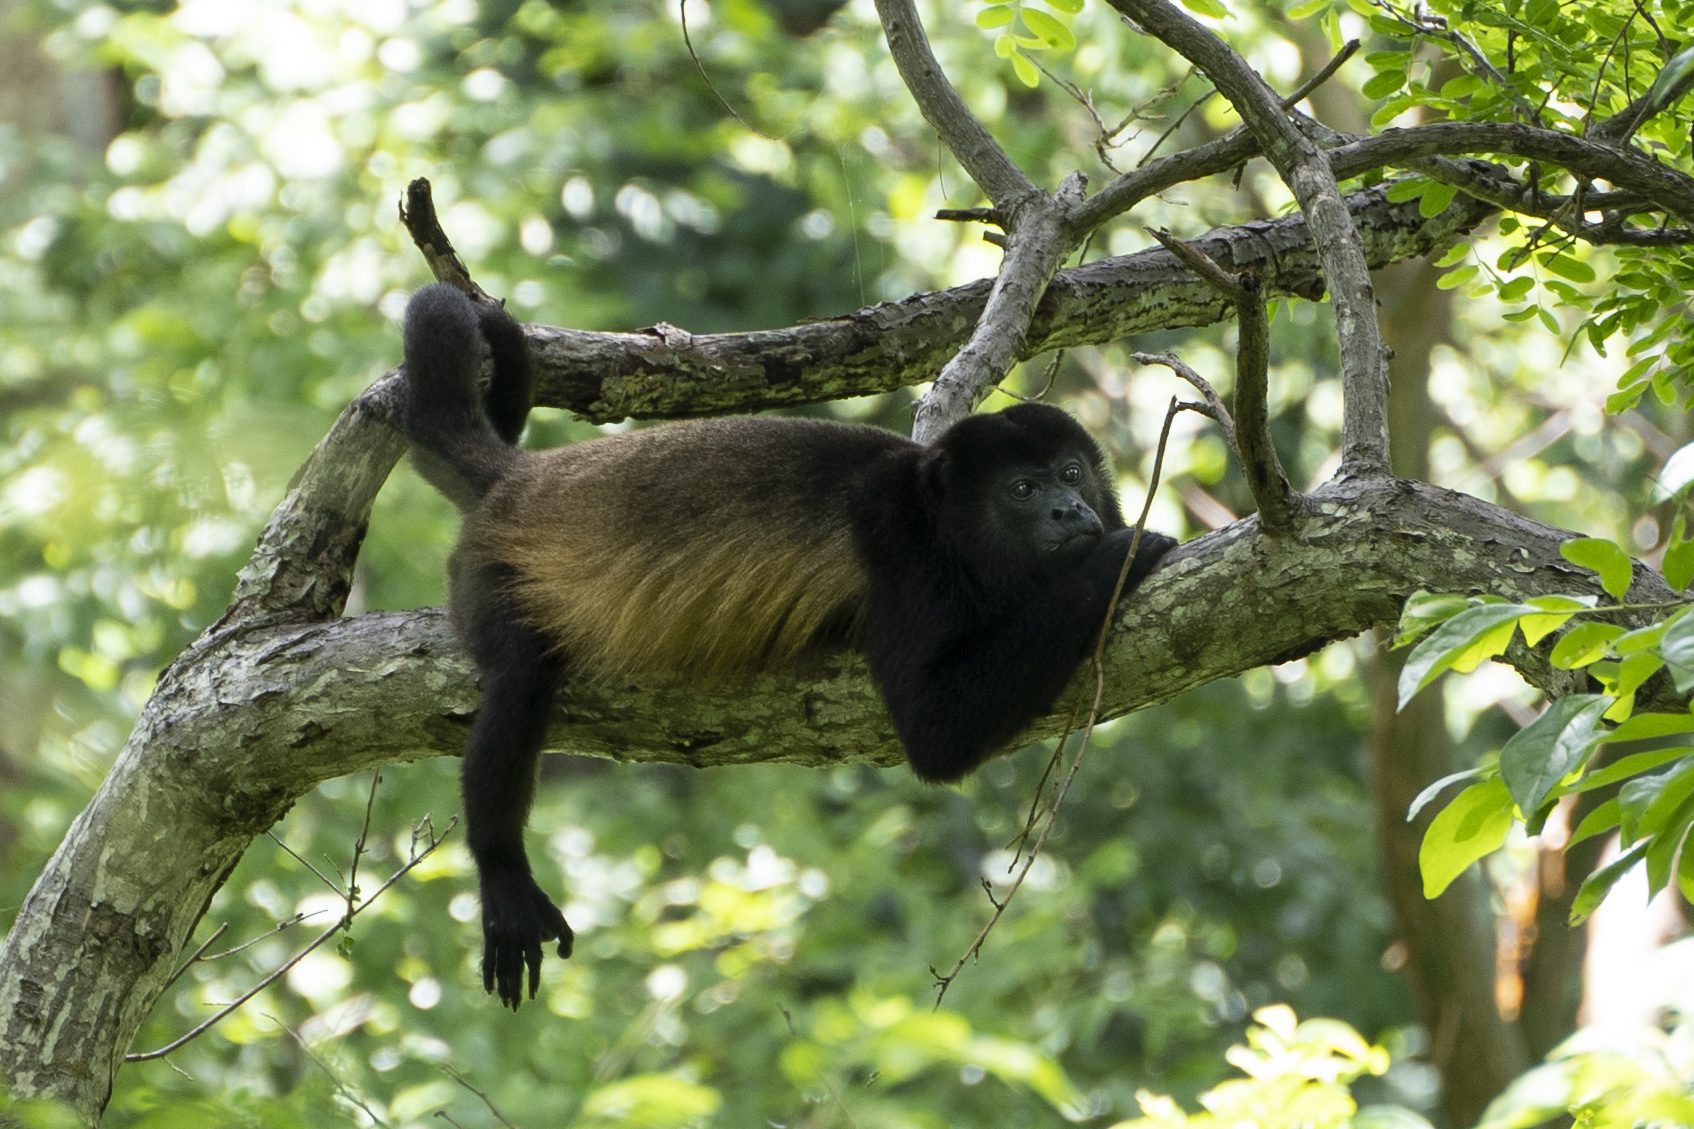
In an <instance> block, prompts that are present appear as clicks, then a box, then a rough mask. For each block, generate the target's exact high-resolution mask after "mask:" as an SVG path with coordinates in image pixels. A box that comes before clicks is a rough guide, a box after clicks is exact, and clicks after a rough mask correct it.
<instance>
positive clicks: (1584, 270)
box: [1539, 251, 1596, 282]
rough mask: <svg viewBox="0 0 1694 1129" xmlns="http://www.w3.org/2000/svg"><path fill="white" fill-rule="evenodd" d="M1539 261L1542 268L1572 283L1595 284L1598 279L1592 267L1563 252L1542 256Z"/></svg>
mask: <svg viewBox="0 0 1694 1129" xmlns="http://www.w3.org/2000/svg"><path fill="white" fill-rule="evenodd" d="M1539 260H1540V263H1541V265H1542V266H1544V267H1546V268H1547V269H1548V270H1550V271H1552V272H1553V273H1554V274H1556V275H1558V276H1559V277H1560V278H1568V279H1570V280H1571V281H1572V282H1593V281H1594V279H1595V277H1596V275H1595V273H1594V268H1593V267H1592V266H1590V265H1589V264H1588V263H1585V262H1583V261H1582V260H1581V259H1578V258H1576V257H1574V256H1572V255H1568V254H1566V253H1565V252H1563V251H1555V252H1553V253H1552V254H1548V255H1541V256H1539Z"/></svg>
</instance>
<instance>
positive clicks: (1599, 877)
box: [1570, 843, 1647, 925]
mask: <svg viewBox="0 0 1694 1129" xmlns="http://www.w3.org/2000/svg"><path fill="white" fill-rule="evenodd" d="M1646 853H1647V844H1645V843H1637V844H1636V845H1635V846H1633V847H1631V848H1629V850H1627V851H1625V852H1624V853H1623V854H1621V855H1619V856H1618V857H1617V858H1616V859H1614V860H1612V861H1611V862H1609V863H1607V864H1606V865H1605V866H1602V867H1601V868H1600V869H1599V870H1596V871H1595V872H1594V873H1593V874H1590V875H1589V876H1588V880H1587V881H1586V882H1584V883H1583V884H1582V888H1581V889H1580V890H1578V891H1577V892H1576V897H1575V898H1573V899H1572V900H1571V906H1570V923H1571V924H1572V925H1581V924H1582V923H1583V922H1584V921H1586V920H1588V915H1589V914H1591V913H1593V912H1594V907H1595V906H1597V905H1599V904H1600V901H1601V899H1603V898H1604V897H1605V896H1606V894H1607V892H1608V891H1609V890H1611V888H1612V887H1613V886H1615V885H1616V884H1617V881H1618V879H1620V878H1622V877H1623V876H1624V875H1626V874H1628V873H1629V872H1630V871H1631V870H1633V869H1635V864H1636V863H1638V862H1640V861H1641V856H1642V855H1644V854H1646Z"/></svg>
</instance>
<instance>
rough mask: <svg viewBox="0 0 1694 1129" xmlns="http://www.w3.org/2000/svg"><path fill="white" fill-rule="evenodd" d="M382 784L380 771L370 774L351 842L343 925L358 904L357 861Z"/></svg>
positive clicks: (367, 838) (362, 853) (364, 842)
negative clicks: (356, 833) (362, 813)
mask: <svg viewBox="0 0 1694 1129" xmlns="http://www.w3.org/2000/svg"><path fill="white" fill-rule="evenodd" d="M381 783H382V769H380V768H379V769H377V770H376V771H375V772H373V773H371V787H370V791H369V793H367V794H366V796H365V819H364V822H363V823H361V824H360V825H359V837H358V839H356V840H354V842H353V861H352V862H350V863H349V864H348V866H347V913H346V915H345V916H344V917H343V918H342V919H341V920H342V923H343V924H346V923H348V922H351V921H352V920H353V911H354V910H355V909H356V908H357V907H358V904H359V860H360V859H362V858H364V857H365V844H366V842H367V841H368V840H369V838H370V833H371V812H372V810H374V809H375V807H376V790H377V786H378V785H380V784H381Z"/></svg>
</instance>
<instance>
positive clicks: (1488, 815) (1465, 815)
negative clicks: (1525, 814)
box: [1418, 777, 1512, 898]
mask: <svg viewBox="0 0 1694 1129" xmlns="http://www.w3.org/2000/svg"><path fill="white" fill-rule="evenodd" d="M1511 828H1512V797H1511V795H1510V793H1508V792H1507V791H1506V785H1505V782H1504V781H1502V780H1500V779H1499V778H1498V777H1494V778H1492V779H1488V780H1479V781H1478V782H1477V783H1475V784H1472V785H1471V786H1470V787H1468V788H1466V789H1465V790H1464V791H1462V792H1460V793H1459V794H1458V795H1457V796H1454V797H1453V800H1452V802H1451V803H1449V804H1448V805H1447V806H1446V807H1444V808H1442V809H1441V811H1440V812H1439V813H1437V814H1436V816H1435V818H1434V819H1433V820H1431V821H1430V824H1429V830H1427V831H1425V832H1424V835H1423V844H1422V845H1421V846H1420V847H1419V848H1418V869H1419V871H1421V872H1422V874H1423V896H1424V897H1426V898H1435V897H1439V896H1440V894H1441V892H1442V891H1443V890H1445V889H1446V888H1447V887H1448V886H1450V885H1451V884H1452V882H1453V880H1454V879H1455V878H1457V877H1458V876H1459V875H1461V874H1463V873H1464V871H1465V868H1466V867H1468V866H1470V864H1471V863H1473V862H1475V861H1476V860H1477V859H1479V858H1482V857H1483V856H1484V855H1486V854H1489V853H1490V852H1492V851H1496V850H1499V849H1500V845H1501V844H1502V843H1504V842H1505V841H1506V833H1507V832H1508V831H1510V830H1511Z"/></svg>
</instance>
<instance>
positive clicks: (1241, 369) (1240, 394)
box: [1151, 231, 1294, 533]
mask: <svg viewBox="0 0 1694 1129" xmlns="http://www.w3.org/2000/svg"><path fill="white" fill-rule="evenodd" d="M1151 234H1152V236H1153V238H1155V239H1157V240H1158V241H1159V242H1160V243H1161V244H1162V245H1163V246H1164V248H1165V250H1167V251H1169V252H1170V253H1171V254H1173V255H1175V256H1176V257H1177V258H1178V259H1181V260H1182V262H1183V263H1184V264H1185V265H1187V266H1188V268H1189V269H1190V270H1192V271H1194V272H1195V273H1196V274H1198V275H1199V276H1200V277H1201V278H1203V279H1205V280H1206V281H1207V283H1209V284H1210V285H1211V286H1212V287H1214V288H1215V289H1216V290H1217V291H1218V292H1219V293H1220V294H1222V295H1224V296H1225V297H1226V298H1228V299H1229V301H1230V303H1231V304H1232V305H1233V306H1234V307H1235V316H1236V325H1237V332H1236V349H1235V424H1234V430H1235V451H1236V455H1237V456H1238V457H1239V458H1240V459H1241V466H1242V470H1243V472H1244V473H1245V474H1246V477H1247V488H1248V489H1249V490H1251V491H1252V493H1253V500H1254V502H1256V503H1257V504H1258V507H1259V520H1260V522H1261V523H1262V524H1263V526H1264V529H1265V532H1266V533H1273V532H1276V531H1277V530H1281V529H1286V528H1287V527H1288V525H1289V523H1290V522H1291V521H1292V520H1293V518H1294V490H1293V488H1292V487H1291V486H1289V485H1288V476H1287V475H1286V474H1284V473H1283V470H1282V461H1281V460H1280V459H1278V458H1277V457H1276V445H1275V444H1274V443H1272V442H1271V434H1270V408H1269V403H1270V388H1269V383H1268V380H1267V372H1268V371H1269V368H1270V319H1269V318H1268V317H1267V316H1266V315H1265V297H1264V290H1263V288H1262V287H1261V286H1260V285H1259V280H1258V278H1257V277H1256V276H1254V275H1253V274H1251V273H1245V272H1244V273H1242V274H1239V275H1232V274H1230V273H1228V272H1227V271H1225V270H1224V269H1223V268H1222V267H1220V266H1218V265H1217V264H1216V263H1215V262H1213V261H1212V260H1211V259H1210V258H1208V257H1207V256H1206V255H1205V253H1204V252H1201V251H1199V250H1196V249H1195V248H1193V247H1190V246H1188V245H1187V244H1185V243H1183V242H1182V241H1181V240H1178V239H1172V238H1171V237H1170V236H1169V235H1167V234H1166V233H1164V232H1162V231H1154V232H1152V233H1151Z"/></svg>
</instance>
